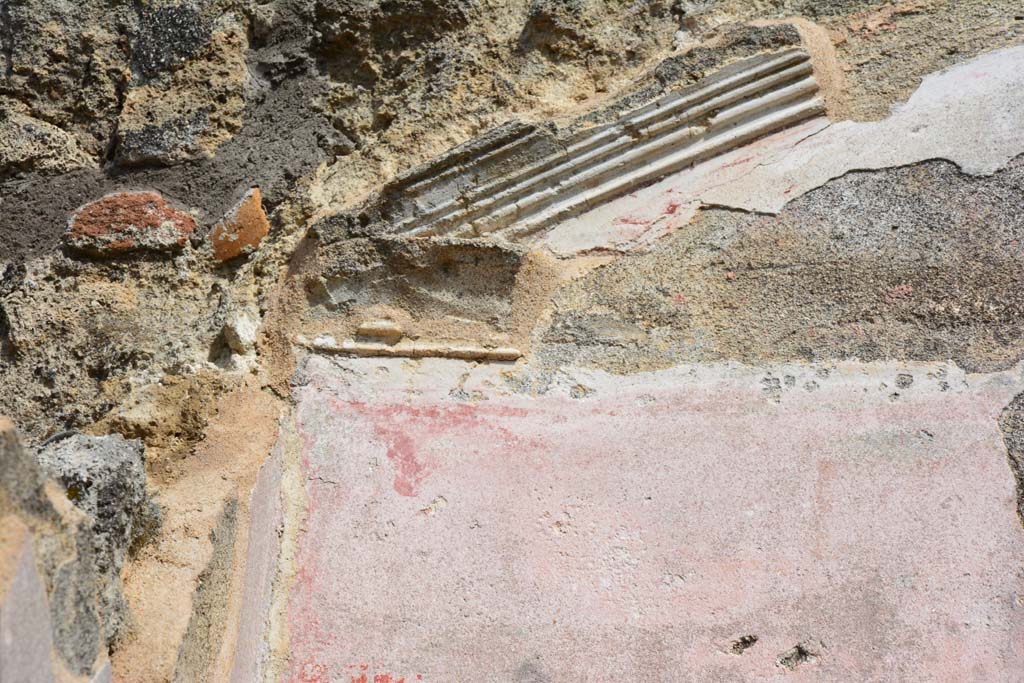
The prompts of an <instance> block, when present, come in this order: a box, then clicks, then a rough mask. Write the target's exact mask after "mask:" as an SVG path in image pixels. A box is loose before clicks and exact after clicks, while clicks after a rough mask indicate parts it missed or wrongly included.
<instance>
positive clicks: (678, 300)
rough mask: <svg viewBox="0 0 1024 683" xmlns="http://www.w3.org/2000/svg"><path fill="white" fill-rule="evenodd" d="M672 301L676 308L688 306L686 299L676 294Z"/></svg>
mask: <svg viewBox="0 0 1024 683" xmlns="http://www.w3.org/2000/svg"><path fill="white" fill-rule="evenodd" d="M672 300H673V301H674V302H675V304H676V306H685V305H686V304H687V301H686V297H685V296H684V295H682V294H676V295H675V296H674V297H672Z"/></svg>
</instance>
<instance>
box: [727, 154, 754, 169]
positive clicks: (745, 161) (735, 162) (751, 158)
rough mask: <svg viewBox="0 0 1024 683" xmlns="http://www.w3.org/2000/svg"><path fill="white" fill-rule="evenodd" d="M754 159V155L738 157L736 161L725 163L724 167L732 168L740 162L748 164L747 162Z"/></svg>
mask: <svg viewBox="0 0 1024 683" xmlns="http://www.w3.org/2000/svg"><path fill="white" fill-rule="evenodd" d="M753 159H754V157H752V156H750V157H743V158H742V159H737V160H736V161H730V162H729V163H727V164H723V165H722V168H732V167H733V166H739V165H740V164H746V163H748V162H750V161H753Z"/></svg>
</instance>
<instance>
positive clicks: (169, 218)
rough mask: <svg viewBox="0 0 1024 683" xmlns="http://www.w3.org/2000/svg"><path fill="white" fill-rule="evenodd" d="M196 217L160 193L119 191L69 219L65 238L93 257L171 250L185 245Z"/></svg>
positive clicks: (87, 205)
mask: <svg viewBox="0 0 1024 683" xmlns="http://www.w3.org/2000/svg"><path fill="white" fill-rule="evenodd" d="M195 229H196V222H195V220H194V219H193V218H192V217H191V216H189V215H188V214H187V213H184V212H182V211H178V210H177V209H175V208H173V207H172V206H170V205H169V204H168V203H167V202H166V201H165V200H164V198H163V197H161V196H160V195H159V194H158V193H156V192H116V193H114V194H108V195H106V196H104V197H101V198H100V199H97V200H95V201H92V202H89V203H88V204H86V205H85V206H82V207H81V208H79V209H78V210H77V211H75V212H74V213H73V214H72V215H71V217H70V218H69V219H68V228H67V232H66V234H65V240H66V242H67V244H68V245H69V246H71V247H72V248H74V249H77V250H79V251H82V252H85V253H87V254H90V255H92V256H118V255H122V254H127V253H131V252H137V251H155V252H167V251H175V250H178V249H181V248H182V247H184V246H185V242H186V241H187V240H188V237H189V235H191V234H192V232H193V231H194V230H195Z"/></svg>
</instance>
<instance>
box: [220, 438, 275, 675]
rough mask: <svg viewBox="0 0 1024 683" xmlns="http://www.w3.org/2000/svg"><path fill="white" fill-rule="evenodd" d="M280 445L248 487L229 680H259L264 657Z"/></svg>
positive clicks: (271, 572)
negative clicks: (245, 539) (241, 577)
mask: <svg viewBox="0 0 1024 683" xmlns="http://www.w3.org/2000/svg"><path fill="white" fill-rule="evenodd" d="M282 448H283V446H282V445H281V444H278V446H277V447H276V448H275V449H274V453H273V454H272V455H271V457H270V459H269V460H268V461H267V462H266V463H264V465H263V467H261V468H260V473H259V475H258V476H257V478H256V486H255V487H254V488H253V491H252V498H251V502H250V508H249V509H250V510H252V516H251V518H250V522H249V547H248V550H247V551H246V563H245V584H244V588H243V603H242V609H241V614H240V617H239V629H238V638H237V641H236V645H235V656H234V660H233V663H232V668H231V674H230V679H229V680H230V682H231V683H250V681H260V680H263V670H264V665H265V664H264V662H265V659H266V657H267V644H266V640H265V638H266V635H267V633H266V629H267V624H268V621H269V618H270V609H271V604H270V601H271V592H272V589H273V583H274V576H275V574H276V572H277V568H278V556H279V551H280V538H279V537H278V529H279V528H280V527H281V524H282V509H281V495H282V494H281V457H282V456H281V451H282Z"/></svg>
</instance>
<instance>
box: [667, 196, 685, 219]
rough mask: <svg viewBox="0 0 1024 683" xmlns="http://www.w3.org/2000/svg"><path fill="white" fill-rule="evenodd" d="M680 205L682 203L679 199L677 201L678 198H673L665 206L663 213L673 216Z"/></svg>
mask: <svg viewBox="0 0 1024 683" xmlns="http://www.w3.org/2000/svg"><path fill="white" fill-rule="evenodd" d="M682 205H683V203H682V202H681V201H679V200H678V199H673V200H672V201H670V202H669V203H668V206H666V207H665V215H666V216H675V215H676V212H677V211H679V207H680V206H682Z"/></svg>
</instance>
